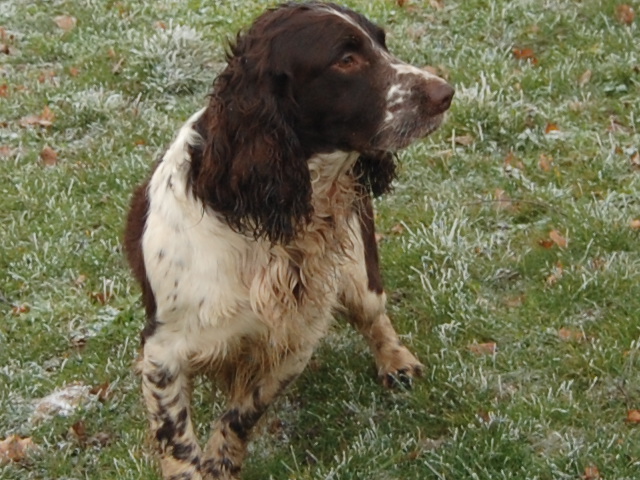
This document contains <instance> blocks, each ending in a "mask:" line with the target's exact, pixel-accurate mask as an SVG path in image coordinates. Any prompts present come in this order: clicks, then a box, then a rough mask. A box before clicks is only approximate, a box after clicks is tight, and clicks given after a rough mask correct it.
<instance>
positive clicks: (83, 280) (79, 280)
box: [73, 273, 87, 287]
mask: <svg viewBox="0 0 640 480" xmlns="http://www.w3.org/2000/svg"><path fill="white" fill-rule="evenodd" d="M86 281H87V276H86V275H85V274H84V273H81V274H80V275H78V278H76V279H75V280H74V281H73V283H74V284H76V286H78V287H81V286H83V285H84V284H85V283H86Z"/></svg>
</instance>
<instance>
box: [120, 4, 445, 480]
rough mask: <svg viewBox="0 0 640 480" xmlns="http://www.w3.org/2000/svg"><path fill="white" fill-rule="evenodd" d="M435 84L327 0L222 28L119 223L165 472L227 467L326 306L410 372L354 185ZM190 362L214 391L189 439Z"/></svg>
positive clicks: (433, 104) (190, 475)
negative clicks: (196, 104) (214, 71)
mask: <svg viewBox="0 0 640 480" xmlns="http://www.w3.org/2000/svg"><path fill="white" fill-rule="evenodd" d="M453 95H454V89H453V88H452V87H451V86H450V85H449V84H448V83H446V82H445V81H444V80H442V79H440V78H438V77H437V76H435V75H433V74H431V73H429V72H427V71H425V70H422V69H419V68H416V67H414V66H411V65H408V64H406V63H404V62H402V61H400V60H398V59H397V58H396V57H394V56H393V55H392V54H391V53H389V51H388V49H387V47H386V44H385V33H384V31H383V30H382V29H381V28H380V27H378V26H376V25H375V24H373V23H372V22H370V21H369V20H367V19H366V18H365V17H364V16H362V15H360V14H358V13H356V12H354V11H352V10H349V9H347V8H344V7H341V6H338V5H335V4H332V3H322V2H317V1H312V2H308V3H287V4H283V5H280V6H278V7H275V8H272V9H270V10H267V11H266V12H265V13H263V14H262V15H261V16H259V17H258V18H257V19H256V20H255V22H254V23H253V25H252V26H251V27H250V28H249V29H248V30H247V31H246V32H245V33H241V34H238V36H237V38H236V39H235V41H234V42H232V45H230V47H229V52H228V53H227V64H226V66H225V68H224V70H223V71H222V73H221V74H220V75H219V76H218V77H217V78H216V79H215V81H214V83H213V90H212V93H211V94H210V97H209V99H208V105H207V106H206V107H205V108H203V109H202V110H200V111H199V112H197V113H196V114H194V115H193V116H192V117H191V118H189V120H188V121H187V122H186V123H185V124H184V126H182V128H181V129H180V130H179V132H178V133H177V136H176V138H175V139H174V140H173V143H172V144H171V146H170V147H169V148H168V150H167V151H166V153H165V154H164V155H163V156H162V158H161V160H160V161H159V163H158V164H157V165H156V167H155V169H154V171H153V172H152V174H151V177H150V179H149V180H148V181H147V182H146V183H144V184H143V185H141V186H140V187H138V189H137V190H136V191H135V192H134V194H133V198H132V202H131V208H130V211H129V214H128V218H127V224H126V231H125V240H124V248H125V252H126V254H127V257H128V261H129V263H130V266H131V268H132V270H133V274H134V276H135V278H136V279H137V280H138V282H139V283H140V285H141V288H142V297H143V303H144V306H145V310H146V316H147V324H146V327H145V328H144V330H143V332H142V344H143V346H142V354H141V360H140V365H139V368H140V372H141V378H142V392H143V396H144V402H145V404H146V408H147V410H148V414H149V419H150V428H151V432H152V435H153V437H154V439H155V442H156V444H157V448H158V450H159V455H160V465H161V469H162V474H163V476H164V478H165V479H172V480H178V479H181V480H196V479H198V480H199V479H202V478H205V479H235V478H238V475H239V473H240V469H241V465H242V461H243V459H244V457H245V456H246V451H247V443H248V441H249V436H250V431H251V429H252V427H253V426H254V425H255V424H256V422H257V421H258V419H259V418H260V416H261V415H262V414H263V413H264V412H265V410H266V408H267V407H268V406H269V405H270V404H271V403H272V402H273V401H274V399H275V398H276V397H277V396H278V395H279V394H280V393H281V392H282V391H283V390H284V389H285V388H286V387H287V385H289V384H290V383H291V382H292V381H293V380H294V379H295V378H296V377H297V376H299V375H300V373H301V372H302V371H303V370H304V368H305V366H306V364H307V362H308V361H309V359H310V357H311V355H312V352H313V350H314V347H315V346H316V345H317V344H318V342H319V340H320V339H321V338H322V337H323V335H325V333H326V332H327V329H328V327H329V325H330V321H331V319H332V317H333V314H334V313H336V312H344V313H345V314H346V316H347V318H348V319H349V320H350V322H351V323H352V324H353V326H354V327H355V328H356V329H357V330H358V331H359V332H360V333H361V334H362V335H363V336H364V338H365V340H366V341H367V342H368V344H369V346H370V348H371V351H372V352H373V356H374V358H375V362H376V366H377V371H378V375H379V377H380V379H381V381H382V383H383V384H384V385H385V386H387V387H391V386H393V385H394V384H395V383H396V382H399V381H404V382H410V381H411V379H412V378H413V377H414V376H416V375H419V374H420V372H421V370H422V369H423V366H422V365H421V364H420V362H419V361H418V360H417V359H416V357H415V356H414V355H413V354H412V353H411V352H409V350H408V349H407V348H405V347H404V346H403V345H402V344H401V342H400V340H399V338H398V335H397V334H396V332H395V330H394V328H393V326H392V324H391V322H390V320H389V317H388V316H387V314H386V313H385V301H386V296H385V292H384V289H383V285H382V279H381V274H380V268H379V259H378V251H377V246H376V240H375V236H374V235H375V230H374V213H373V206H372V198H373V197H376V196H379V195H381V194H383V193H385V192H387V191H389V190H390V188H391V182H392V181H393V179H394V177H395V174H396V164H395V158H394V152H395V151H397V150H398V149H401V148H403V147H406V146H407V145H409V144H410V143H412V142H413V141H415V140H417V139H420V138H423V137H425V136H427V135H428V134H430V133H431V132H433V131H434V130H436V128H438V126H439V125H440V124H441V122H442V120H443V116H444V114H445V111H446V110H447V109H448V108H449V106H450V104H451V101H452V98H453ZM202 373H204V374H207V375H210V376H212V377H214V378H215V380H216V383H217V384H218V385H219V387H220V388H222V389H223V390H224V391H225V392H226V395H227V396H228V405H227V407H226V411H225V412H224V414H223V415H222V416H221V417H220V418H219V419H218V420H217V421H216V422H215V423H214V424H213V426H212V432H211V436H210V439H209V440H208V442H207V444H206V446H205V447H204V449H202V448H201V447H200V445H199V443H198V441H197V438H196V435H195V433H194V427H193V424H192V421H191V415H190V388H191V387H190V383H191V382H190V379H191V378H192V377H193V376H194V375H196V374H202Z"/></svg>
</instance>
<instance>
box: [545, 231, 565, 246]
mask: <svg viewBox="0 0 640 480" xmlns="http://www.w3.org/2000/svg"><path fill="white" fill-rule="evenodd" d="M549 238H550V239H551V240H552V241H553V243H555V244H556V245H558V246H559V247H560V248H565V247H566V246H567V243H568V241H567V239H566V238H565V237H563V236H562V235H560V232H558V231H557V230H551V231H550V232H549Z"/></svg>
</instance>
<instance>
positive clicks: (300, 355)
mask: <svg viewBox="0 0 640 480" xmlns="http://www.w3.org/2000/svg"><path fill="white" fill-rule="evenodd" d="M314 345H315V343H309V344H308V345H305V346H304V347H300V348H298V349H296V350H293V351H289V352H287V354H286V356H285V357H283V358H282V359H281V360H280V361H279V362H278V363H277V364H276V365H271V366H269V367H265V365H264V364H263V365H256V366H255V371H254V372H253V374H254V375H253V380H252V381H251V382H249V383H245V382H244V381H243V380H242V378H247V376H245V375H244V374H242V375H236V376H235V377H234V378H233V379H232V380H231V385H230V390H231V399H230V402H229V405H228V407H227V410H226V412H225V413H224V414H223V415H222V416H221V417H220V418H219V419H218V420H217V421H216V422H215V423H214V425H213V429H212V433H211V438H210V439H209V442H208V443H207V446H206V448H205V454H204V459H203V462H202V472H203V476H204V478H205V479H207V480H213V479H215V480H233V479H236V478H238V475H239V473H240V468H241V464H242V461H243V459H244V457H245V455H246V450H247V444H248V442H249V439H250V433H251V429H252V428H253V427H254V425H255V424H256V423H257V422H258V420H259V419H260V417H261V416H262V414H263V413H264V412H265V410H266V409H267V407H268V406H269V405H270V404H271V403H273V401H274V400H275V399H276V398H277V397H278V395H279V394H280V393H281V392H282V391H283V390H284V389H285V388H286V387H287V385H289V384H290V383H291V382H292V381H293V380H295V379H296V378H297V377H298V376H299V375H300V373H302V371H303V370H304V368H305V366H306V365H307V363H308V362H309V359H310V358H311V354H312V353H313V347H314ZM265 348H269V347H265ZM243 367H244V365H243Z"/></svg>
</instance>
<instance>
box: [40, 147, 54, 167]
mask: <svg viewBox="0 0 640 480" xmlns="http://www.w3.org/2000/svg"><path fill="white" fill-rule="evenodd" d="M40 159H41V160H42V163H43V164H44V165H46V166H47V167H53V166H55V165H56V164H57V163H58V154H57V153H56V152H55V150H54V149H53V148H51V147H50V146H49V145H46V146H45V147H44V148H43V149H42V151H41V152H40Z"/></svg>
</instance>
